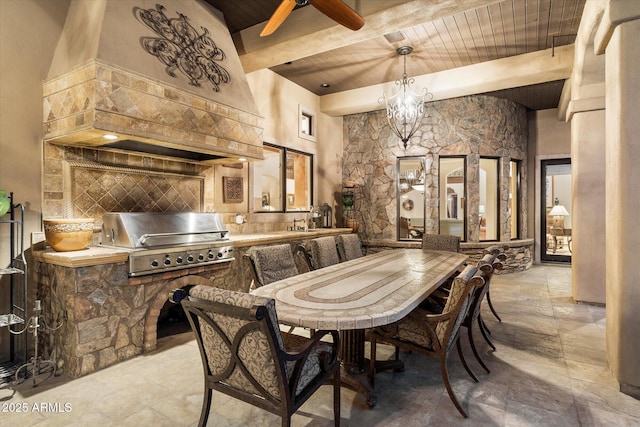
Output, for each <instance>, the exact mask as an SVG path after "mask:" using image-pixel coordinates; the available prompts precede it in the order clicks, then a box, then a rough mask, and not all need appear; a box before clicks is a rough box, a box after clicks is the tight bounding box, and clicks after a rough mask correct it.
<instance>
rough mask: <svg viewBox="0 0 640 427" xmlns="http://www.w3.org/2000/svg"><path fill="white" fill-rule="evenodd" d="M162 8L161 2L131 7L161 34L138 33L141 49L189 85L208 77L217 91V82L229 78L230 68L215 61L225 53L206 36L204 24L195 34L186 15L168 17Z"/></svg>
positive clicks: (150, 26)
mask: <svg viewBox="0 0 640 427" xmlns="http://www.w3.org/2000/svg"><path fill="white" fill-rule="evenodd" d="M164 11H165V7H164V6H162V5H161V4H156V8H155V9H152V8H151V9H141V8H138V7H135V8H133V14H134V15H135V16H136V18H137V19H138V20H139V21H141V22H142V23H144V24H145V25H146V26H147V27H149V28H151V29H152V30H153V31H154V32H155V33H156V34H158V35H159V36H160V37H141V38H140V44H141V45H142V47H143V48H144V50H146V51H147V52H149V53H150V54H151V55H153V56H155V57H156V58H158V59H159V60H160V61H161V62H162V63H163V64H165V65H166V66H167V68H166V71H167V74H169V75H170V76H171V77H176V73H175V70H180V71H181V72H182V73H183V74H184V75H185V76H187V77H188V78H189V84H190V85H192V86H200V81H201V80H208V81H209V82H211V84H212V85H213V90H215V91H216V92H219V91H220V85H221V84H222V83H229V81H230V80H231V77H230V76H229V72H228V71H227V70H225V69H224V68H223V67H221V66H220V65H219V64H218V63H217V61H218V62H219V61H224V59H225V58H226V55H225V53H224V52H223V51H222V49H220V48H219V47H217V46H216V44H215V42H214V41H213V40H212V39H211V37H209V30H208V29H207V28H205V27H201V28H202V30H203V33H202V34H198V32H197V31H196V29H195V28H193V26H191V24H189V18H188V17H187V16H185V15H183V14H181V13H180V12H177V15H178V17H177V18H171V19H169V18H167V16H166V15H165V14H164Z"/></svg>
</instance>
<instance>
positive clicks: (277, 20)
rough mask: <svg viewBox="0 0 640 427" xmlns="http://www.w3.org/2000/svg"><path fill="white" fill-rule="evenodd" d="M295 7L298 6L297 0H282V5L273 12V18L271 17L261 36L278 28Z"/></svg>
mask: <svg viewBox="0 0 640 427" xmlns="http://www.w3.org/2000/svg"><path fill="white" fill-rule="evenodd" d="M294 7H296V2H295V0H282V3H280V6H278V8H277V9H276V11H275V12H273V15H271V18H269V22H267V25H265V26H264V28H263V29H262V32H261V33H260V37H264V36H268V35H270V34H271V33H273V32H274V31H275V30H277V29H278V27H279V26H280V25H281V24H282V23H283V22H284V20H285V19H287V16H289V14H290V13H291V11H292V10H293V8H294Z"/></svg>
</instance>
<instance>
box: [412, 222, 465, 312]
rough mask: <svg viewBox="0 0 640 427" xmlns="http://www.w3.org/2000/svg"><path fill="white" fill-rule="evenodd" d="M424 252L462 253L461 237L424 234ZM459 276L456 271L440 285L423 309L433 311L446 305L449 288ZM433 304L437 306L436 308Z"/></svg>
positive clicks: (427, 299) (424, 302) (426, 300)
mask: <svg viewBox="0 0 640 427" xmlns="http://www.w3.org/2000/svg"><path fill="white" fill-rule="evenodd" d="M422 250H424V251H449V252H460V237H459V236H454V235H451V234H424V235H423V236H422ZM457 274H458V271H456V272H455V273H454V274H453V275H452V276H451V277H450V278H448V279H447V280H446V281H445V282H444V283H443V284H442V285H440V286H439V287H438V289H437V290H436V291H434V292H433V293H432V294H431V295H430V296H429V297H427V298H426V299H425V300H424V301H423V302H422V304H421V305H422V307H423V308H429V309H430V310H431V311H433V308H434V307H435V306H437V305H444V301H445V300H446V299H447V297H448V296H449V288H451V283H452V280H453V277H455V276H456V275H457ZM432 304H435V306H434V305H432Z"/></svg>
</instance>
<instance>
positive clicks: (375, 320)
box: [252, 249, 467, 330]
mask: <svg viewBox="0 0 640 427" xmlns="http://www.w3.org/2000/svg"><path fill="white" fill-rule="evenodd" d="M466 260H467V256H466V255H464V254H461V253H457V252H446V251H423V250H422V249H392V250H385V251H382V252H378V253H375V254H371V255H366V256H363V257H361V258H357V259H354V260H351V261H346V262H343V263H339V264H335V265H332V266H329V267H325V268H321V269H318V270H314V271H310V272H307V273H302V274H299V275H297V276H293V277H290V278H288V279H284V280H280V281H277V282H274V283H271V284H269V285H265V286H262V287H260V288H257V289H255V290H253V291H252V293H253V294H255V295H260V296H263V297H269V298H273V299H275V301H276V312H277V313H278V321H279V322H280V323H284V324H287V325H290V326H302V327H306V328H311V329H329V330H349V329H366V328H372V327H375V326H381V325H386V324H389V323H393V322H395V321H397V320H400V319H402V318H403V317H405V316H406V315H407V314H408V313H409V312H410V311H411V310H413V309H414V308H415V307H416V306H418V304H419V303H420V302H421V301H423V300H424V299H425V298H426V297H427V296H429V294H431V292H433V291H434V290H435V289H436V288H437V287H438V286H440V285H441V284H442V283H443V282H444V281H445V280H446V279H447V278H448V277H450V276H451V275H452V274H453V273H454V272H455V271H457V270H458V269H460V268H461V267H462V265H463V264H464V263H465V261H466Z"/></svg>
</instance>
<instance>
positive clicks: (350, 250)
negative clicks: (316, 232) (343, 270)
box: [336, 233, 363, 262]
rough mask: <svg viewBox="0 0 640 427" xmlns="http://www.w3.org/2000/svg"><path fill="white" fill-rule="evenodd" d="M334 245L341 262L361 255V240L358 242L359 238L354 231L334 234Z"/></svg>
mask: <svg viewBox="0 0 640 427" xmlns="http://www.w3.org/2000/svg"><path fill="white" fill-rule="evenodd" d="M336 245H337V247H338V256H339V257H340V261H341V262H344V261H349V260H352V259H356V258H360V257H361V256H363V254H362V242H360V238H359V237H358V235H357V234H355V233H352V234H341V235H339V236H336Z"/></svg>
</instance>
